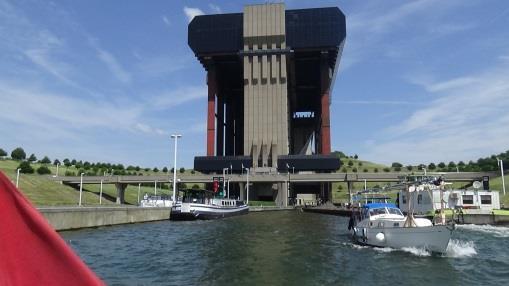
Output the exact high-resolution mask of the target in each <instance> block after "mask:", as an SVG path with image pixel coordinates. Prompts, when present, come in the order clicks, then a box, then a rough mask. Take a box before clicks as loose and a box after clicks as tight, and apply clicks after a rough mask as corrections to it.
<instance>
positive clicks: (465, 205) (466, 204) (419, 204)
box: [398, 190, 500, 214]
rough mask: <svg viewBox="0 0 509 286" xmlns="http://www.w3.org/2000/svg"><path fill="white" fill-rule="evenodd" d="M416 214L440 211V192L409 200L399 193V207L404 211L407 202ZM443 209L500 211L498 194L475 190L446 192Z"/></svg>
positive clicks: (434, 191)
mask: <svg viewBox="0 0 509 286" xmlns="http://www.w3.org/2000/svg"><path fill="white" fill-rule="evenodd" d="M410 199H411V200H412V201H411V205H412V207H413V209H414V213H416V214H426V213H428V212H430V211H436V210H440V208H441V204H440V190H430V191H421V192H416V193H412V194H411V195H410V198H409V197H408V195H407V194H405V192H403V191H401V192H400V193H399V195H398V201H399V207H400V208H401V209H402V210H403V211H406V210H407V209H408V203H409V200H410ZM443 199H444V208H445V209H456V208H462V209H469V210H478V211H480V212H483V211H485V212H491V211H493V210H494V209H500V199H499V192H497V191H476V190H448V191H444V192H443Z"/></svg>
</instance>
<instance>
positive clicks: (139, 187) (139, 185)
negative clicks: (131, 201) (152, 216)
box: [138, 183, 141, 206]
mask: <svg viewBox="0 0 509 286" xmlns="http://www.w3.org/2000/svg"><path fill="white" fill-rule="evenodd" d="M140 191H141V183H138V206H139V205H140Z"/></svg>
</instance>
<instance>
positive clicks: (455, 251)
mask: <svg viewBox="0 0 509 286" xmlns="http://www.w3.org/2000/svg"><path fill="white" fill-rule="evenodd" d="M476 254H477V251H476V250H475V245H474V242H473V241H461V240H457V239H451V240H450V241H449V245H447V250H446V253H445V254H444V256H445V257H452V258H462V257H472V256H474V255H476Z"/></svg>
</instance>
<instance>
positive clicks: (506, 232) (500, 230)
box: [456, 224, 509, 237]
mask: <svg viewBox="0 0 509 286" xmlns="http://www.w3.org/2000/svg"><path fill="white" fill-rule="evenodd" d="M456 227H457V228H458V229H464V230H469V231H477V232H483V233H487V234H492V235H494V236H495V237H509V227H502V226H493V225H475V224H460V225H456Z"/></svg>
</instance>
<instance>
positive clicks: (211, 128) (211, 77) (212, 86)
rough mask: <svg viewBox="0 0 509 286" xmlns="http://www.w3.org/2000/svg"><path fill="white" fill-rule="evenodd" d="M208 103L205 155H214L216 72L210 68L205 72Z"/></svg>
mask: <svg viewBox="0 0 509 286" xmlns="http://www.w3.org/2000/svg"><path fill="white" fill-rule="evenodd" d="M207 85H208V105H207V156H214V143H215V142H214V141H215V140H214V139H215V135H216V127H215V124H216V122H215V119H216V114H215V112H216V92H217V87H216V74H215V72H214V70H213V69H212V68H210V70H209V71H208V72H207Z"/></svg>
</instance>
